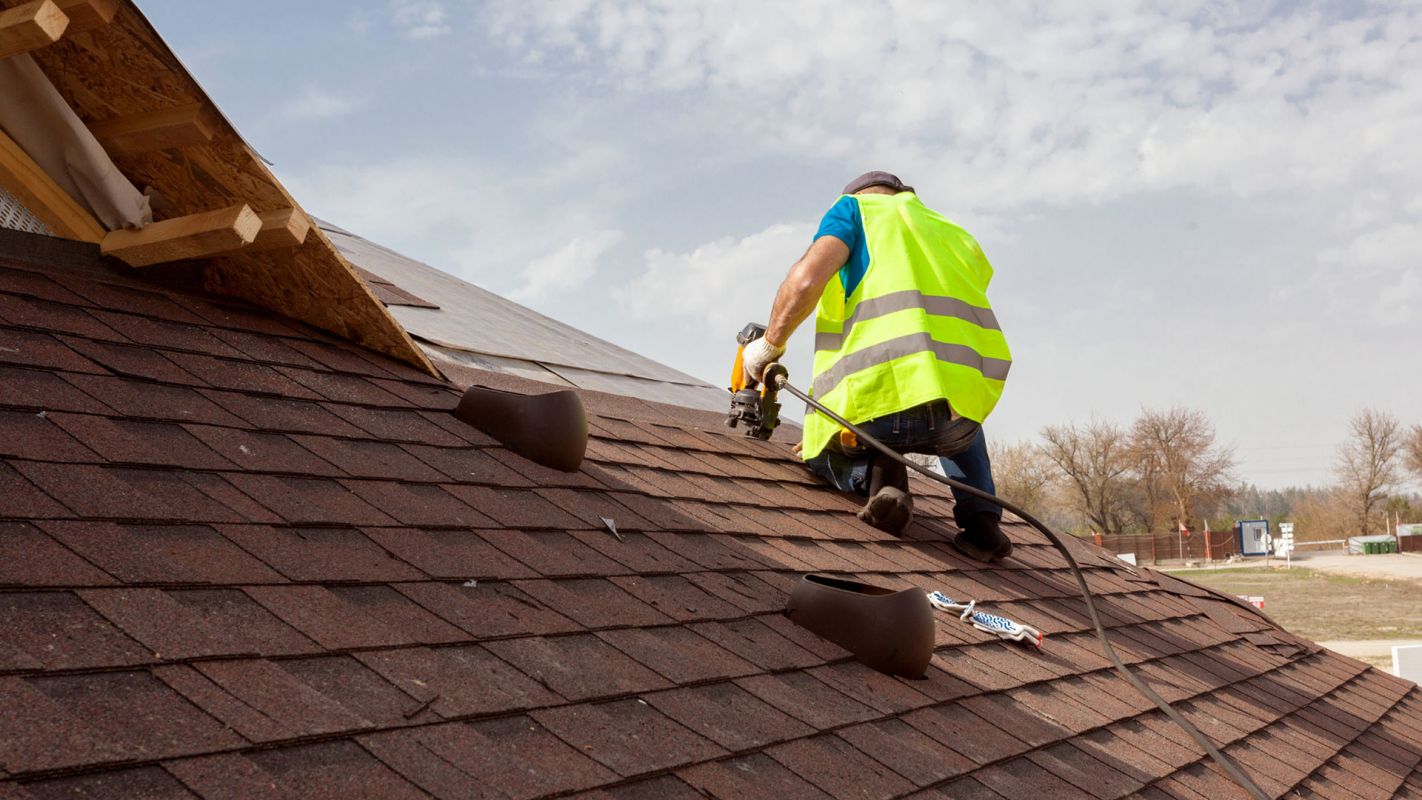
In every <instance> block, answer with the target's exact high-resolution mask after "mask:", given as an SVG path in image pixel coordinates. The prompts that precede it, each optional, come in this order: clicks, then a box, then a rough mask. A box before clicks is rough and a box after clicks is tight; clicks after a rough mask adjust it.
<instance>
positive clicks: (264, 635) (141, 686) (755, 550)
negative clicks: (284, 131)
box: [0, 257, 1422, 800]
mask: <svg viewBox="0 0 1422 800" xmlns="http://www.w3.org/2000/svg"><path fill="white" fill-rule="evenodd" d="M60 261H61V259H45V260H41V261H40V262H39V263H28V264H18V263H5V264H3V265H0V620H3V621H4V624H3V625H0V796H3V797H7V798H8V797H19V798H46V797H58V796H125V795H136V796H153V797H188V796H192V795H197V796H202V797H326V796H330V797H337V796H339V797H382V798H387V797H423V796H427V795H434V796H437V797H450V798H453V797H466V796H483V795H487V794H502V795H508V796H514V797H532V796H538V795H545V794H558V793H572V792H580V791H591V790H603V791H604V794H603V795H600V796H612V797H617V796H635V795H636V794H637V793H638V792H644V793H647V795H648V796H658V797H675V796H681V795H685V796H694V795H696V794H698V793H702V792H705V793H713V794H720V795H722V796H736V797H757V796H759V797H774V798H777V800H778V798H783V797H800V796H806V797H823V796H832V797H865V796H882V797H889V796H901V795H907V794H911V793H914V792H919V791H924V790H926V792H927V794H926V795H925V796H950V797H984V798H1003V797H1007V798H1014V797H1020V798H1031V800H1040V798H1043V797H1091V798H1107V797H1121V796H1125V795H1128V794H1133V793H1135V794H1140V795H1141V796H1147V797H1186V798H1196V797H1211V798H1213V797H1227V796H1237V795H1240V794H1241V792H1240V791H1239V789H1238V788H1237V787H1235V786H1234V785H1233V784H1232V783H1230V782H1229V781H1228V780H1227V779H1225V778H1224V777H1222V776H1221V775H1220V774H1219V773H1218V772H1216V771H1215V770H1214V768H1213V767H1211V766H1210V765H1209V764H1208V763H1207V762H1206V761H1204V760H1203V758H1202V754H1201V753H1199V752H1198V751H1197V750H1196V748H1195V747H1194V745H1193V743H1192V742H1190V740H1189V739H1188V738H1187V737H1186V736H1185V734H1184V733H1183V732H1182V731H1180V730H1179V729H1177V728H1175V727H1174V726H1173V725H1171V724H1170V723H1169V722H1168V721H1166V720H1165V719H1164V717H1163V716H1162V715H1161V714H1160V712H1159V711H1157V710H1155V709H1154V707H1153V706H1151V705H1150V703H1149V702H1147V701H1145V700H1144V699H1143V698H1141V697H1140V696H1138V695H1137V694H1136V693H1135V692H1134V691H1132V690H1131V689H1130V688H1129V687H1128V686H1127V685H1126V684H1125V683H1124V682H1123V681H1122V680H1120V679H1119V678H1118V677H1117V676H1116V675H1115V674H1114V673H1113V672H1111V671H1110V669H1109V668H1108V665H1107V663H1106V661H1105V660H1104V658H1102V656H1101V655H1100V653H1099V650H1098V648H1097V643H1096V642H1095V640H1094V638H1093V636H1092V635H1091V633H1090V629H1089V623H1088V621H1087V619H1086V617H1085V615H1084V609H1083V607H1082V604H1081V601H1080V600H1079V599H1078V598H1077V597H1076V589H1075V586H1074V584H1073V583H1072V580H1071V577H1070V575H1069V574H1068V573H1067V572H1066V571H1065V569H1064V563H1063V561H1062V559H1061V558H1060V557H1059V556H1058V555H1057V554H1056V553H1055V551H1054V550H1052V549H1051V548H1050V547H1048V546H1047V545H1046V543H1045V542H1044V541H1043V540H1042V539H1041V538H1040V537H1039V536H1037V535H1036V534H1034V533H1033V532H1032V531H1030V530H1029V529H1027V528H1025V527H1023V526H1021V525H1012V526H1009V530H1010V533H1011V535H1012V536H1013V538H1014V539H1015V540H1016V542H1017V546H1018V547H1017V551H1016V552H1017V553H1018V554H1020V557H1016V558H1014V559H1012V560H1009V561H1008V562H1007V563H1005V564H1001V565H995V566H983V565H978V564H974V563H970V562H966V561H964V560H962V559H961V558H959V557H958V556H957V555H956V554H955V553H954V551H953V550H952V549H951V548H948V547H945V546H944V545H943V544H942V538H941V537H942V536H943V535H944V534H946V533H948V532H950V531H951V522H950V519H951V501H950V500H949V499H948V498H946V497H945V496H944V495H943V494H942V493H941V492H940V491H939V490H938V489H937V487H934V486H923V487H920V492H921V493H922V495H921V496H922V500H921V502H920V503H919V509H920V510H921V512H922V513H923V521H922V522H921V523H919V524H918V525H917V526H916V527H915V529H914V531H913V537H912V538H911V539H910V540H907V541H899V540H896V539H890V538H886V537H885V536H884V535H882V534H880V533H879V532H877V531H875V530H873V529H870V528H867V527H865V526H863V525H862V524H861V523H859V522H858V521H857V520H855V519H854V518H853V516H852V511H853V510H854V504H853V503H851V502H848V501H846V500H844V499H843V498H841V497H840V496H838V495H836V494H834V493H832V492H830V491H828V490H826V489H824V488H823V487H821V486H820V485H818V484H817V483H816V482H815V481H814V480H813V479H812V478H811V477H810V476H809V475H808V474H807V473H806V472H804V471H803V469H801V468H800V467H799V466H798V465H796V463H795V461H794V459H793V457H792V456H791V455H790V453H789V452H788V448H787V447H786V446H785V445H784V444H783V443H782V442H777V443H770V444H764V443H758V442H751V441H747V440H745V439H744V438H741V437H736V436H732V435H728V434H727V433H726V432H725V431H724V429H723V428H722V427H721V424H720V420H719V419H718V418H717V417H716V416H715V415H713V414H706V413H702V412H693V411H688V410H686V409H678V408H672V407H668V406H658V405H654V404H649V403H642V402H638V401H636V400H633V399H629V398H625V397H616V396H610V395H600V394H597V393H586V395H585V400H586V403H587V405H588V407H589V410H590V414H591V426H592V430H593V437H594V438H593V440H592V442H591V445H590V448H589V453H590V458H589V461H588V462H587V463H586V464H585V466H584V467H583V469H582V470H581V471H580V472H579V473H576V474H564V473H559V472H553V471H550V470H547V469H544V468H542V467H539V466H537V465H535V464H532V463H530V462H528V461H526V460H524V459H522V458H520V457H518V456H516V455H514V454H513V453H511V452H509V451H507V450H505V449H503V448H501V447H499V446H498V445H496V444H495V443H493V442H492V441H491V440H489V439H488V438H487V437H486V436H484V435H483V434H480V433H478V432H477V431H474V430H473V429H471V428H468V427H466V426H463V425H461V424H459V423H457V422H455V421H454V420H453V419H452V418H451V417H450V416H449V415H448V414H447V411H448V410H449V409H450V408H451V407H452V406H453V405H454V403H455V401H456V400H457V393H456V392H455V391H454V390H453V389H452V388H450V387H448V386H445V385H443V384H440V383H439V382H437V381H435V380H433V379H431V378H429V377H427V376H425V375H423V374H422V373H419V372H417V371H415V370H414V369H412V368H410V367H407V366H404V365H402V364H399V363H396V362H394V361H391V360H388V359H385V358H383V357H379V356H373V355H370V354H369V353H367V352H365V351H362V350H360V349H358V348H355V347H353V346H350V345H348V344H345V343H342V342H340V341H337V340H334V339H332V338H331V337H329V336H326V335H324V334H321V333H318V332H315V331H313V330H311V329H309V328H306V327H303V326H302V325H300V324H299V323H295V322H291V321H289V320H281V319H277V318H275V317H273V316H271V315H269V314H267V313H265V312H261V311H256V310H253V309H251V308H248V307H244V306H239V305H234V304H232V303H231V301H226V300H219V299H216V298H213V297H208V296H199V295H194V294H187V293H183V292H180V291H177V290H173V289H165V288H163V287H160V286H158V285H155V284H151V283H147V282H145V281H143V280H141V279H140V278H138V277H136V276H134V275H133V274H132V273H126V272H122V271H116V270H111V269H109V268H108V267H106V266H104V265H101V264H98V263H97V262H93V261H92V260H91V261H87V262H86V261H85V259H83V258H79V257H71V258H68V259H63V261H67V262H68V263H60ZM485 378H486V380H487V381H488V382H490V383H497V384H498V385H500V386H503V387H505V388H515V389H525V390H527V389H532V388H534V387H533V385H532V384H527V385H514V384H515V382H514V381H512V380H511V379H509V378H506V377H498V376H493V375H488V376H485ZM601 517H609V518H612V519H614V520H616V523H617V527H618V530H619V531H620V533H621V535H622V539H621V540H619V539H617V538H614V537H613V535H612V534H611V533H610V532H608V531H607V530H606V529H605V528H604V526H603V524H602V522H601V519H600V518H601ZM1074 546H1076V548H1077V551H1078V554H1077V557H1078V558H1079V559H1080V560H1081V561H1082V562H1083V564H1084V566H1085V568H1086V570H1087V576H1088V580H1089V582H1090V584H1091V586H1092V588H1093V590H1094V591H1095V592H1097V593H1098V598H1099V600H1098V602H1099V604H1100V608H1101V610H1102V613H1103V617H1104V618H1105V619H1106V621H1107V624H1108V625H1110V626H1111V635H1112V637H1113V640H1114V641H1115V642H1116V645H1117V648H1118V649H1119V650H1120V651H1121V653H1122V655H1123V657H1125V658H1126V659H1127V660H1128V661H1129V662H1131V663H1132V664H1134V665H1135V668H1136V669H1137V670H1139V671H1140V672H1141V673H1142V674H1143V675H1144V676H1145V677H1146V678H1147V679H1148V680H1149V681H1150V682H1151V683H1152V684H1153V685H1155V686H1156V687H1157V688H1158V689H1159V691H1161V693H1162V694H1164V695H1165V696H1166V697H1167V698H1168V699H1170V700H1171V701H1173V702H1175V703H1177V704H1178V707H1179V708H1180V710H1181V711H1182V713H1184V714H1185V715H1186V716H1187V717H1188V718H1190V719H1191V720H1192V721H1194V722H1195V723H1196V724H1197V725H1199V726H1200V727H1201V728H1203V729H1204V730H1205V731H1207V732H1208V733H1209V734H1210V735H1211V736H1212V737H1214V739H1215V740H1216V741H1217V742H1219V743H1220V744H1221V745H1222V747H1223V748H1224V749H1225V751H1226V752H1227V753H1229V754H1230V755H1232V756H1233V757H1235V758H1236V759H1237V760H1238V761H1239V762H1240V763H1241V764H1243V765H1244V767H1245V768H1246V769H1248V770H1249V771H1250V773H1251V774H1252V775H1254V776H1255V778H1256V780H1257V781H1258V782H1260V784H1261V785H1263V786H1264V788H1265V789H1266V790H1267V791H1269V792H1270V793H1272V794H1276V795H1283V794H1285V793H1288V792H1293V791H1300V792H1303V793H1304V794H1310V793H1313V794H1318V795H1321V796H1335V797H1350V798H1351V797H1385V796H1393V795H1399V796H1407V795H1409V794H1411V795H1417V794H1419V793H1422V772H1419V770H1418V764H1419V761H1422V694H1420V693H1419V692H1418V690H1417V688H1416V687H1415V686H1414V685H1413V684H1410V683H1407V682H1405V681H1401V680H1399V679H1397V678H1393V677H1391V676H1389V675H1386V674H1384V673H1382V672H1380V671H1378V670H1375V669H1369V668H1367V667H1366V666H1364V665H1363V664H1360V663H1359V662H1356V661H1352V660H1349V659H1346V658H1343V657H1341V656H1338V655H1335V654H1332V653H1330V652H1328V651H1325V650H1320V649H1318V648H1317V647H1315V646H1313V645H1310V644H1309V643H1307V642H1302V641H1301V640H1298V639H1296V638H1295V637H1293V636H1290V635H1288V634H1286V633H1283V632H1281V631H1277V630H1276V629H1275V628H1274V627H1273V626H1272V624H1271V623H1269V622H1268V621H1267V620H1266V619H1264V618H1262V617H1260V616H1258V615H1256V614H1254V613H1252V612H1251V611H1248V610H1246V609H1242V608H1240V607H1239V606H1237V605H1234V604H1231V603H1228V602H1225V601H1223V600H1221V599H1219V598H1217V597H1216V596H1213V595H1211V594H1209V593H1208V592H1204V591H1202V590H1199V589H1198V588H1196V587H1193V586H1191V585H1189V584H1187V583H1184V582H1181V581H1178V580H1175V579H1171V578H1166V577H1164V576H1160V575H1158V574H1156V573H1153V572H1151V571H1150V570H1145V569H1141V570H1138V571H1135V572H1132V571H1130V570H1128V569H1127V568H1125V567H1124V566H1122V565H1120V564H1119V563H1117V562H1115V561H1114V560H1112V559H1110V558H1108V557H1106V556H1104V555H1103V554H1101V553H1100V552H1099V551H1096V550H1094V549H1093V548H1091V547H1090V546H1088V545H1086V544H1077V545H1074ZM807 570H814V571H819V572H839V573H845V574H849V575H853V576H857V577H861V578H863V579H866V580H870V581H873V582H876V583H880V584H884V585H888V586H894V587H898V586H910V585H913V586H920V587H926V588H937V587H941V588H944V589H945V590H946V591H948V592H949V593H950V594H953V595H954V596H962V597H972V598H976V599H978V600H979V601H981V602H985V603H989V604H991V605H992V607H993V608H994V609H996V610H1000V611H1001V612H1003V613H1006V614H1008V615H1011V616H1014V617H1016V618H1018V619H1020V620H1022V621H1024V622H1029V623H1031V624H1035V625H1038V626H1040V627H1041V628H1043V629H1044V630H1046V631H1048V638H1047V640H1046V646H1045V648H1044V649H1043V650H1042V651H1041V652H1036V651H1033V650H1028V649H1024V648H1022V647H1020V646H1017V645H1011V644H1005V643H1002V642H999V641H997V640H996V639H993V638H990V637H988V636H987V635H986V634H982V633H980V632H978V631H975V630H973V629H971V628H969V627H966V626H964V625H963V624H962V623H961V622H959V621H958V620H956V619H952V618H950V617H947V616H941V617H940V618H939V639H938V643H939V648H938V652H937V654H936V656H935V658H934V663H933V667H932V668H931V669H930V672H929V677H928V678H927V679H925V680H921V681H903V680H898V679H893V678H888V677H885V676H883V675H880V674H878V673H875V672H873V671H871V670H868V669H867V668H865V667H863V666H861V665H859V664H858V663H857V662H855V661H853V660H852V659H851V658H850V657H849V655H848V654H847V653H845V652H844V651H842V650H840V649H839V648H837V647H836V646H834V645H831V644H829V643H827V642H825V641H823V640H821V639H819V638H817V637H815V636H813V635H811V634H809V633H807V632H806V631H804V630H802V629H800V628H797V627H796V626H794V625H793V624H791V623H790V622H789V621H788V620H787V619H786V618H785V617H784V616H783V615H782V614H781V613H780V612H781V609H782V608H783V606H784V602H785V599H786V597H787V594H788V591H789V588H790V586H791V585H792V584H793V582H794V581H795V580H796V579H797V578H798V577H799V575H800V574H801V573H802V572H804V571H807Z"/></svg>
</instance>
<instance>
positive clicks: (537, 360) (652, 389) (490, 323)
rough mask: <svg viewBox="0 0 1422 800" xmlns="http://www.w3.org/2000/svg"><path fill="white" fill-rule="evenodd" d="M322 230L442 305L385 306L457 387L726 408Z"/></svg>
mask: <svg viewBox="0 0 1422 800" xmlns="http://www.w3.org/2000/svg"><path fill="white" fill-rule="evenodd" d="M320 225H321V227H322V229H323V230H324V231H325V232H326V235H327V236H329V237H330V239H331V241H332V243H334V244H335V245H336V248H337V249H338V250H340V251H341V253H342V254H344V255H345V257H346V258H347V259H349V260H350V261H351V263H352V264H355V265H356V266H357V267H358V268H360V269H363V270H366V271H367V272H369V273H373V274H374V275H376V276H378V277H380V278H382V279H384V280H385V281H387V282H388V283H389V284H392V285H393V287H394V288H396V289H397V290H401V291H403V292H404V293H406V294H412V295H414V296H415V297H416V298H432V297H433V298H439V302H438V304H437V305H436V304H433V303H427V304H426V306H423V307H422V306H420V305H416V304H412V303H410V302H409V301H408V300H402V299H399V298H394V302H392V298H390V297H386V298H385V300H386V303H387V304H389V306H390V311H391V313H393V314H394V315H395V318H396V319H398V320H399V321H400V323H401V324H402V325H404V326H405V329H406V330H408V331H409V332H410V333H411V335H413V336H414V337H415V339H416V340H417V341H419V342H420V344H421V345H422V346H423V347H424V349H425V353H426V354H428V355H429V356H430V358H431V359H433V360H434V361H435V362H437V363H438V364H439V365H440V368H441V369H444V370H445V372H446V375H447V376H448V377H449V378H450V379H451V380H454V381H455V382H456V383H459V382H460V381H461V376H463V375H464V374H465V369H467V368H470V367H472V368H474V369H482V370H491V371H495V372H506V373H509V374H514V375H521V376H523V377H527V378H533V379H534V380H540V381H545V382H548V383H556V384H562V385H566V386H576V387H578V388H582V389H595V390H598V391H604V392H612V393H614V394H623V395H628V396H630V397H641V398H644V399H647V400H653V401H657V402H663V403H672V404H674V405H683V406H689V407H691V408H700V409H705V410H719V409H721V408H722V407H724V406H725V404H726V390H725V389H724V388H717V387H714V386H711V385H710V384H708V383H706V382H704V381H701V380H698V379H697V378H693V377H692V376H690V375H687V374H686V373H684V372H680V371H678V370H675V369H672V368H671V367H668V366H666V365H664V364H660V363H658V362H656V361H653V360H652V359H650V358H647V357H645V356H642V355H638V354H637V353H633V352H631V351H630V350H627V349H625V348H622V347H618V346H617V345H615V344H612V343H611V342H607V341H604V340H602V339H599V338H597V337H595V336H592V335H590V334H588V333H586V332H585V331H581V330H578V329H577V328H574V327H573V326H571V325H567V324H565V323H562V322H559V321H558V320H556V319H552V318H551V317H547V316H544V315H543V314H539V313H538V312H536V311H533V310H532V309H529V308H526V307H525V306H521V305H519V304H518V303H515V302H513V301H511V300H508V299H505V298H503V297H500V296H499V295H497V294H494V293H493V292H490V291H487V290H485V289H481V288H479V287H478V286H475V285H473V284H471V283H468V282H466V281H463V280H460V279H459V278H456V277H454V276H453V275H449V274H447V273H445V272H441V271H440V270H437V269H435V268H434V267H431V266H429V265H428V264H424V263H421V262H419V261H416V260H414V259H412V258H408V257H406V256H403V255H401V254H399V253H396V252H395V251H393V250H390V249H389V248H386V247H382V246H380V245H378V244H376V243H374V242H371V241H369V240H367V239H363V238H361V237H359V236H357V235H355V234H353V233H351V232H349V231H346V230H344V229H342V228H339V227H336V226H335V225H331V224H329V223H324V222H322V223H320ZM377 291H379V285H378V284H377ZM451 367H452V369H451ZM462 368H464V369H462Z"/></svg>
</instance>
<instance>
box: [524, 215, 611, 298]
mask: <svg viewBox="0 0 1422 800" xmlns="http://www.w3.org/2000/svg"><path fill="white" fill-rule="evenodd" d="M625 238H627V235H626V234H625V233H623V232H622V231H617V230H608V231H597V232H595V233H591V234H586V235H583V236H578V237H575V238H574V239H573V240H572V241H570V242H568V243H567V244H566V245H563V246H562V247H560V248H558V249H557V250H554V251H553V252H551V253H549V254H547V255H544V256H541V257H539V258H536V259H534V260H533V261H532V262H530V263H529V265H528V266H527V267H526V268H524V270H523V275H522V277H523V285H522V286H520V287H518V288H517V289H514V290H512V291H510V292H509V293H508V297H509V299H511V300H517V301H519V302H528V301H531V300H536V299H539V298H542V297H544V296H546V295H548V294H551V293H555V292H569V291H572V290H574V289H578V288H580V287H582V286H584V285H586V284H587V282H588V281H589V280H590V279H591V278H592V277H593V275H594V274H596V272H597V266H598V261H599V260H600V259H601V258H602V257H603V255H605V254H606V253H607V251H608V250H610V249H612V248H613V247H614V246H616V245H617V244H620V243H621V242H622V240H623V239H625Z"/></svg>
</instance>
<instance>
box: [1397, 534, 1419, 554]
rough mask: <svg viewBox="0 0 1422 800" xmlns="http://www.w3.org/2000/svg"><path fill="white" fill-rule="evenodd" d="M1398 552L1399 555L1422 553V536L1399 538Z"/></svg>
mask: <svg viewBox="0 0 1422 800" xmlns="http://www.w3.org/2000/svg"><path fill="white" fill-rule="evenodd" d="M1397 551H1398V552H1399V553H1422V536H1399V537H1397Z"/></svg>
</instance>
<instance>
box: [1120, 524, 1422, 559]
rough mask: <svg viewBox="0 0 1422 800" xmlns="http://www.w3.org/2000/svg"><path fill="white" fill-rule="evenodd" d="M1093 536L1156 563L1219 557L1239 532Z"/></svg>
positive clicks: (1235, 545) (1235, 546)
mask: <svg viewBox="0 0 1422 800" xmlns="http://www.w3.org/2000/svg"><path fill="white" fill-rule="evenodd" d="M1207 536H1208V539H1209V541H1208V542H1206V537H1207ZM1094 537H1095V541H1096V543H1097V544H1099V545H1101V546H1102V547H1104V548H1106V549H1107V550H1110V551H1111V552H1112V553H1115V554H1116V555H1120V554H1121V553H1135V555H1136V563H1139V564H1156V563H1159V562H1161V561H1189V560H1195V561H1222V560H1224V559H1226V558H1229V557H1230V556H1232V555H1234V554H1235V553H1238V552H1239V536H1238V535H1236V534H1235V532H1234V531H1210V533H1209V534H1204V533H1192V534H1190V535H1189V536H1188V537H1184V538H1183V539H1182V537H1181V536H1180V534H1179V533H1121V534H1109V535H1104V534H1100V533H1098V534H1094ZM1418 538H1422V537H1418Z"/></svg>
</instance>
